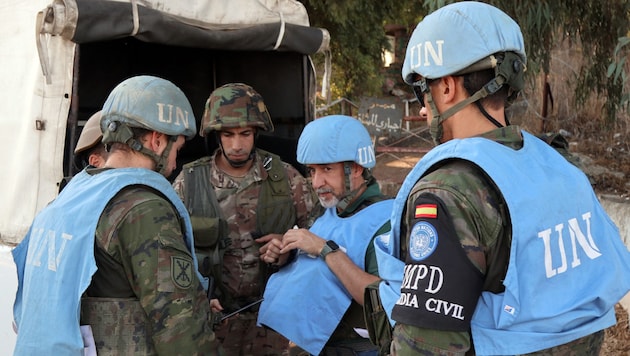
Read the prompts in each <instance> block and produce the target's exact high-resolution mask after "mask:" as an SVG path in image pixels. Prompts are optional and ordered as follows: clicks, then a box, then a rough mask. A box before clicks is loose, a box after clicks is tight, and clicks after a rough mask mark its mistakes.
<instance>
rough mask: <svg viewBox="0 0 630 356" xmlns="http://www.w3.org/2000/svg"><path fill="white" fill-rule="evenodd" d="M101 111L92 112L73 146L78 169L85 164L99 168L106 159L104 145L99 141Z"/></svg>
mask: <svg viewBox="0 0 630 356" xmlns="http://www.w3.org/2000/svg"><path fill="white" fill-rule="evenodd" d="M102 139H103V133H101V111H100V110H99V111H97V112H96V113H94V114H93V115H92V116H90V118H89V119H88V120H87V122H86V123H85V126H83V130H82V131H81V135H80V136H79V140H78V141H77V146H76V147H75V148H74V157H75V162H76V166H77V168H78V169H83V168H85V167H87V166H92V167H96V168H101V167H103V165H104V164H105V159H107V152H106V151H105V146H104V145H103V143H102V142H101V140H102Z"/></svg>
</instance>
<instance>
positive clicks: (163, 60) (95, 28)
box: [0, 0, 329, 244]
mask: <svg viewBox="0 0 630 356" xmlns="http://www.w3.org/2000/svg"><path fill="white" fill-rule="evenodd" d="M50 1H51V0H29V1H14V0H0V9H1V11H0V19H1V20H0V27H1V30H0V39H1V40H0V48H1V49H0V63H1V66H0V71H2V74H1V77H2V78H3V80H2V81H3V83H2V88H1V89H0V90H2V95H1V96H0V97H1V98H2V99H1V100H2V102H1V103H2V105H1V106H0V110H1V114H0V123H1V125H2V129H1V130H0V135H1V136H0V137H1V139H0V142H1V145H2V146H1V152H3V155H4V156H5V158H4V164H5V171H4V174H3V176H4V178H3V180H2V184H1V186H0V202H1V204H0V241H2V242H4V243H8V244H12V243H16V242H19V240H21V238H22V236H24V234H25V233H26V231H27V229H28V227H29V225H30V223H31V221H32V219H33V217H34V216H35V214H36V213H37V212H38V211H39V210H41V209H42V208H43V207H44V206H45V205H46V204H47V203H48V202H50V201H51V200H53V199H54V198H55V196H56V195H57V194H58V192H59V190H60V188H61V186H62V185H63V182H64V180H67V179H70V178H71V177H72V176H73V175H74V174H76V173H77V168H76V167H75V165H74V157H73V151H74V147H75V145H76V142H77V140H78V137H79V135H80V132H81V129H82V127H83V125H84V124H85V121H86V120H87V119H88V118H89V117H90V115H92V114H93V113H94V112H96V111H98V110H99V109H100V108H101V106H102V104H103V102H104V101H105V99H106V97H107V95H108V93H109V92H110V91H111V90H112V89H113V88H114V86H115V85H116V84H118V83H119V82H121V81H122V80H124V79H126V78H128V77H131V76H134V75H140V74H148V75H155V76H159V77H163V78H165V79H168V80H170V81H172V82H173V83H175V84H176V85H177V86H179V87H180V88H181V89H182V90H183V91H184V93H185V94H186V95H187V97H188V98H189V100H190V102H191V104H192V107H193V110H194V113H195V117H196V119H197V124H199V122H200V120H201V116H202V113H203V109H204V104H205V101H206V99H207V98H208V96H209V94H210V93H211V92H212V90H213V89H215V88H216V87H218V86H221V85H223V84H226V83H229V82H243V83H247V84H249V85H251V86H253V87H254V88H255V89H256V90H257V91H258V92H259V93H260V94H261V95H262V96H263V98H264V99H265V103H266V104H267V107H268V109H269V112H270V114H271V116H272V119H273V121H274V125H275V132H273V133H272V134H270V135H261V136H260V137H259V142H258V143H259V146H260V147H261V148H263V149H267V150H269V151H272V152H276V153H278V154H280V155H281V156H282V158H283V159H284V160H286V161H288V162H290V163H293V164H295V163H296V162H295V148H296V145H297V138H298V137H299V134H300V133H301V131H302V129H303V127H304V125H306V123H307V122H309V121H310V120H313V119H314V115H315V92H316V87H317V85H316V82H315V80H316V79H315V72H314V67H313V65H312V62H311V59H310V55H312V54H314V53H318V52H323V53H326V52H328V48H329V47H328V44H329V35H328V32H327V31H326V30H325V29H320V28H315V27H311V26H310V25H309V19H308V15H307V13H306V10H305V8H304V6H303V5H302V4H301V3H300V2H298V1H295V0H200V1H194V2H191V1H179V0H53V1H52V3H51V2H50ZM213 141H214V139H212V138H211V139H210V140H207V141H206V140H204V139H202V138H201V137H197V138H196V139H194V140H192V141H190V142H188V143H187V145H186V146H185V148H184V149H183V150H182V151H181V153H180V159H179V160H180V162H179V164H180V167H181V164H184V163H186V162H189V161H191V160H194V159H196V158H199V157H201V156H203V155H207V154H209V153H210V152H211V151H212V150H213V149H214V148H215V147H216V142H213Z"/></svg>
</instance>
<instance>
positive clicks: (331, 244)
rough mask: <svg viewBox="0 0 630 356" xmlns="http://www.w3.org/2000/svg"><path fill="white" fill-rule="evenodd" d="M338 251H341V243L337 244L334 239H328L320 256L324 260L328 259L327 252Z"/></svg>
mask: <svg viewBox="0 0 630 356" xmlns="http://www.w3.org/2000/svg"><path fill="white" fill-rule="evenodd" d="M337 251H339V245H337V243H336V242H335V241H333V240H328V241H326V244H325V245H324V248H322V252H320V253H319V257H321V258H322V260H326V255H327V254H329V253H331V252H337Z"/></svg>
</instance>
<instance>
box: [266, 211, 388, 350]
mask: <svg viewBox="0 0 630 356" xmlns="http://www.w3.org/2000/svg"><path fill="white" fill-rule="evenodd" d="M392 203H393V200H392V199H389V200H383V201H380V202H377V203H374V204H372V205H370V206H368V207H366V208H364V209H362V210H361V211H359V212H357V213H356V214H354V215H352V216H350V217H346V218H340V217H339V216H337V212H336V209H335V208H330V209H326V211H325V212H324V215H322V216H321V217H319V218H318V219H317V220H316V221H315V223H314V224H313V226H312V227H311V228H310V231H311V232H312V233H314V234H315V235H317V236H320V237H322V238H324V239H327V240H334V241H335V242H336V243H337V244H338V245H339V246H340V247H341V248H343V249H345V253H346V254H347V255H348V257H349V258H350V259H351V260H352V262H354V264H355V265H357V266H358V267H359V268H361V269H363V270H364V269H365V253H366V251H367V247H368V245H369V243H370V241H371V240H372V237H373V236H374V234H375V233H376V232H377V231H378V229H380V228H381V227H382V226H383V224H385V223H386V222H387V219H389V217H390V215H391V211H392V210H391V209H392ZM351 302H352V296H351V295H350V293H348V291H347V290H346V288H345V287H344V286H343V284H342V283H341V282H340V281H339V279H337V277H336V276H335V275H334V273H333V272H332V271H331V270H330V269H329V268H328V265H326V262H325V261H324V260H322V259H321V258H320V257H319V256H317V257H310V256H309V255H307V254H305V253H299V254H298V256H297V259H296V260H295V261H294V262H292V263H290V264H289V265H287V266H285V267H283V268H282V269H280V271H278V272H276V273H274V274H273V275H272V276H271V278H270V279H269V281H268V282H267V287H266V288H265V294H264V301H263V302H262V305H261V306H260V311H259V314H258V325H259V326H267V327H269V328H271V329H273V330H275V331H277V332H278V333H280V334H282V335H284V336H285V337H286V338H287V339H289V340H291V341H293V342H294V343H296V344H297V345H298V346H300V347H301V348H302V349H304V350H306V351H307V352H309V353H311V354H313V355H319V353H320V352H321V351H322V349H323V348H324V346H325V345H326V343H327V342H328V339H329V338H330V336H331V335H332V333H333V332H334V331H335V329H336V328H337V326H338V325H339V322H340V321H341V318H342V317H343V316H344V314H345V313H346V311H347V310H348V308H349V307H350V303H351Z"/></svg>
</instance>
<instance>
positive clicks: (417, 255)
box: [409, 221, 438, 261]
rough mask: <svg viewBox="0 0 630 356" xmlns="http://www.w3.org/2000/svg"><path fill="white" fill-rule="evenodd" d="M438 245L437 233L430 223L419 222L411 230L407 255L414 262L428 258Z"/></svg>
mask: <svg viewBox="0 0 630 356" xmlns="http://www.w3.org/2000/svg"><path fill="white" fill-rule="evenodd" d="M437 244H438V235H437V231H436V230H435V228H434V227H433V225H431V224H430V223H428V222H426V221H420V222H418V223H416V224H415V225H414V226H413V228H412V229H411V234H410V236H409V255H410V256H411V258H413V259H414V260H415V261H422V260H424V259H425V258H427V257H429V256H430V255H431V254H432V253H433V251H435V248H436V247H437Z"/></svg>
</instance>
